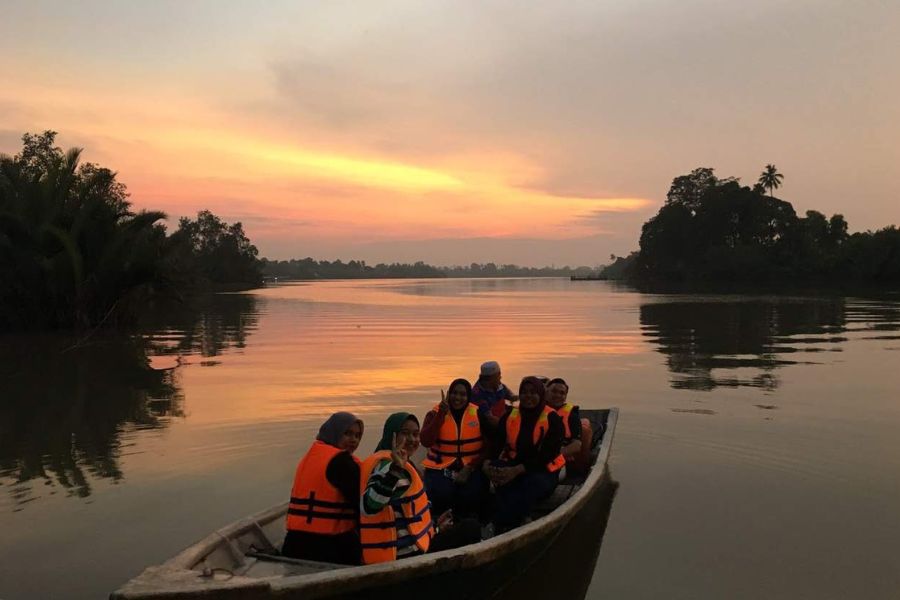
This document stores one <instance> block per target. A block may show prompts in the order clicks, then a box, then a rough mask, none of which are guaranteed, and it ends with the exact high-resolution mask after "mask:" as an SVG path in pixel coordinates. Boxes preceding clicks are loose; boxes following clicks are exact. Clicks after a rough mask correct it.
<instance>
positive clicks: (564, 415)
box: [553, 402, 575, 445]
mask: <svg viewBox="0 0 900 600" xmlns="http://www.w3.org/2000/svg"><path fill="white" fill-rule="evenodd" d="M573 408H575V407H574V406H572V405H571V404H569V403H568V402H566V403H565V404H563V405H562V406H560V407H559V408H554V409H553V410H554V411H555V412H556V414H558V415H559V418H560V419H562V422H563V427H564V428H565V430H566V432H565V434H564V436H563V439H565V442H564V443H563V445H565V444H567V443H569V442H570V441H571V440H572V429H571V428H570V427H569V415H570V414H572V409H573Z"/></svg>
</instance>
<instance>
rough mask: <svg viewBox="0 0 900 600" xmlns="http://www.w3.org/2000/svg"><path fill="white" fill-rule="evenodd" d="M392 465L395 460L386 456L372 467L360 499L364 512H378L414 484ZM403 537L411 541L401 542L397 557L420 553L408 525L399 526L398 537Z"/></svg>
mask: <svg viewBox="0 0 900 600" xmlns="http://www.w3.org/2000/svg"><path fill="white" fill-rule="evenodd" d="M391 465H393V461H391V459H389V458H384V459H381V460H379V461H378V463H377V464H376V465H375V468H374V469H372V474H371V475H369V481H368V482H366V489H365V491H364V492H363V494H362V497H360V499H359V504H360V506H359V508H360V510H361V511H362V512H363V513H364V514H367V515H374V514H378V513H379V512H381V511H382V510H384V508H385V507H387V505H388V504H390V503H391V501H392V500H399V499H400V498H402V497H403V496H404V495H405V494H406V490H408V489H409V486H410V485H412V482H411V481H410V479H409V475H408V474H407V473H406V471H400V469H397V468H394V469H392V468H391ZM394 510H395V511H399V510H401V509H400V508H399V507H396V508H394ZM403 538H407V539H409V540H411V541H409V542H406V543H404V542H401V544H400V546H399V547H398V548H397V558H403V557H405V556H412V555H414V554H418V553H419V548H418V546H416V544H415V541H412V540H414V538H413V536H411V535H410V533H409V531H408V530H407V529H406V527H398V528H397V539H398V540H401V539H403Z"/></svg>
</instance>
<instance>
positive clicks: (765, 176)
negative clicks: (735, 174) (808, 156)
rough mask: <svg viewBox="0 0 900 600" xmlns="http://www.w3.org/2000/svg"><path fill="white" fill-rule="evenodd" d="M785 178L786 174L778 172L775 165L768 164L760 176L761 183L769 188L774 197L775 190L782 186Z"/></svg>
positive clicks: (770, 194) (765, 187)
mask: <svg viewBox="0 0 900 600" xmlns="http://www.w3.org/2000/svg"><path fill="white" fill-rule="evenodd" d="M783 180H784V175H782V174H781V173H779V172H778V169H777V168H775V165H766V168H765V169H764V170H763V172H762V173H761V174H760V176H759V185H761V186H762V187H763V188H764V189H767V190H769V196H771V197H773V198H774V197H775V196H774V194H775V190H777V189H778V188H780V187H781V182H782V181H783Z"/></svg>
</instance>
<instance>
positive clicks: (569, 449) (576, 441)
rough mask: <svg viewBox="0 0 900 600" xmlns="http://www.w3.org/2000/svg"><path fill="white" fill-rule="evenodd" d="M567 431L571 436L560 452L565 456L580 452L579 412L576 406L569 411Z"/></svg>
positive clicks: (575, 454)
mask: <svg viewBox="0 0 900 600" xmlns="http://www.w3.org/2000/svg"><path fill="white" fill-rule="evenodd" d="M569 433H571V434H572V437H571V439H570V441H569V443H568V444H567V445H566V446H563V449H562V454H563V456H565V457H566V458H568V457H570V456H577V455H578V454H580V453H581V413H580V412H579V411H578V407H577V406H576V407H575V408H573V409H572V412H570V413H569Z"/></svg>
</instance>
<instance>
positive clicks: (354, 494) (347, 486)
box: [325, 452, 359, 508]
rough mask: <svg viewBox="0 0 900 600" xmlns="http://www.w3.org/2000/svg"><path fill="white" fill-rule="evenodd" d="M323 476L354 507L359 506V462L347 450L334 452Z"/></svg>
mask: <svg viewBox="0 0 900 600" xmlns="http://www.w3.org/2000/svg"><path fill="white" fill-rule="evenodd" d="M325 478H326V479H327V480H328V482H329V483H330V484H331V485H333V486H334V487H336V488H337V489H338V491H339V492H340V493H341V495H343V496H344V498H346V499H347V502H348V503H349V504H350V505H352V506H353V507H354V508H357V507H358V506H359V464H358V463H357V462H356V461H355V460H353V457H352V456H351V455H350V453H349V452H341V453H340V454H336V455H335V456H334V458H332V459H331V462H329V463H328V466H327V467H326V468H325Z"/></svg>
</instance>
